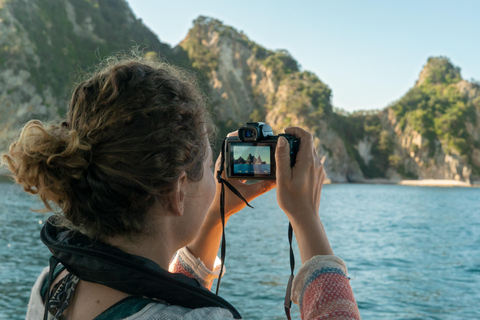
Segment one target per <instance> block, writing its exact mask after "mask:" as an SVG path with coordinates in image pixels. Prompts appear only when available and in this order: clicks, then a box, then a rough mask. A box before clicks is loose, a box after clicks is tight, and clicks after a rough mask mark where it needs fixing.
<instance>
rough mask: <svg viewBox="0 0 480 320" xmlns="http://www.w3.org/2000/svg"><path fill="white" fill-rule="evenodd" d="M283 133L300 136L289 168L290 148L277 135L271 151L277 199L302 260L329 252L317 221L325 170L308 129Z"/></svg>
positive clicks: (318, 219) (293, 128)
mask: <svg viewBox="0 0 480 320" xmlns="http://www.w3.org/2000/svg"><path fill="white" fill-rule="evenodd" d="M285 132H286V133H288V134H291V135H293V136H295V137H297V138H299V139H300V147H299V150H298V153H297V158H296V161H295V165H294V166H293V167H290V147H289V145H288V142H287V140H286V139H285V138H283V137H280V138H279V140H278V143H277V149H276V151H275V160H276V162H277V167H276V170H277V174H276V175H277V201H278V204H279V206H280V208H281V209H282V210H283V211H284V212H285V213H286V215H287V217H288V219H289V220H290V222H291V224H292V227H293V230H294V231H295V235H296V238H297V242H298V245H299V249H300V255H301V256H302V262H305V261H307V260H309V259H310V258H311V257H313V256H314V255H330V254H333V251H332V249H331V247H330V244H329V242H328V239H327V236H326V234H325V230H324V229H323V225H322V223H321V221H320V217H319V209H320V194H321V191H322V185H323V181H324V180H325V171H324V170H323V165H322V162H321V161H320V158H319V157H318V155H317V152H316V150H315V147H314V146H313V136H312V134H310V133H309V132H307V131H305V130H303V129H301V128H298V127H291V128H287V129H285Z"/></svg>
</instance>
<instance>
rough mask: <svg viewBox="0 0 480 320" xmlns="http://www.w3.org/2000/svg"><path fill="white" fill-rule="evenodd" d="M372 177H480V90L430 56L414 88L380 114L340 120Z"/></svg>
mask: <svg viewBox="0 0 480 320" xmlns="http://www.w3.org/2000/svg"><path fill="white" fill-rule="evenodd" d="M341 121H343V123H344V126H343V129H344V130H345V131H346V132H347V133H348V139H347V140H348V142H349V143H350V144H351V145H353V146H354V148H355V151H356V152H358V155H357V157H356V159H357V160H358V161H359V164H360V166H361V168H362V171H363V172H364V174H365V176H366V177H367V178H378V177H381V178H388V179H392V180H400V179H405V178H407V179H450V180H457V181H463V182H467V183H472V182H474V181H477V183H478V179H479V176H480V166H479V165H480V86H479V84H477V83H471V82H468V81H465V80H463V79H462V78H461V75H460V69H459V68H458V67H455V66H453V65H452V64H451V63H450V61H449V60H448V59H447V58H444V57H437V58H430V59H429V60H428V62H427V64H426V65H425V67H424V68H423V70H422V71H421V72H420V76H419V79H418V80H417V82H416V84H415V86H414V87H413V88H412V89H410V90H409V91H408V92H407V93H406V94H405V96H403V97H402V98H400V99H399V100H398V101H396V102H394V103H393V104H392V105H391V106H389V107H387V108H385V109H384V110H382V111H380V112H378V113H371V114H368V115H367V114H360V115H359V114H353V115H351V116H350V117H344V118H343V119H341Z"/></svg>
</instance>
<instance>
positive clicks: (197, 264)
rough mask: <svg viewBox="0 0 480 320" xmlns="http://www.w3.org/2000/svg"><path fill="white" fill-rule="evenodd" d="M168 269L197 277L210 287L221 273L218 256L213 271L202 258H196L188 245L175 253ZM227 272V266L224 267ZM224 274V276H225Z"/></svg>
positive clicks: (203, 284)
mask: <svg viewBox="0 0 480 320" xmlns="http://www.w3.org/2000/svg"><path fill="white" fill-rule="evenodd" d="M168 271H170V272H172V273H182V274H184V275H186V276H189V277H190V278H194V279H196V280H197V281H198V282H200V284H201V285H202V286H204V287H205V288H207V289H209V290H210V288H211V287H212V283H213V280H215V279H216V278H218V276H219V274H220V259H219V258H218V257H217V259H216V260H215V265H214V267H213V271H211V270H210V269H208V268H207V267H205V264H203V262H202V260H200V259H197V258H195V257H194V256H193V255H192V254H191V253H190V251H188V249H187V248H186V247H184V248H182V249H180V250H178V251H177V253H175V255H174V256H173V258H172V261H170V266H169V267H168ZM223 274H225V267H223ZM223 274H222V276H223Z"/></svg>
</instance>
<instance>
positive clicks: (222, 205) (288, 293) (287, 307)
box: [216, 138, 295, 320]
mask: <svg viewBox="0 0 480 320" xmlns="http://www.w3.org/2000/svg"><path fill="white" fill-rule="evenodd" d="M226 140H227V139H226V138H225V139H224V140H223V143H222V149H221V152H220V154H221V162H220V170H218V171H217V181H218V183H221V184H222V189H221V193H220V217H221V220H222V244H221V248H220V260H221V266H220V275H219V277H218V281H217V290H216V294H217V295H218V291H219V289H220V280H221V278H222V273H223V268H224V265H225V253H226V240H225V185H226V186H227V187H228V189H230V191H232V192H233V193H234V194H235V195H236V196H237V197H239V198H240V199H242V200H243V201H244V202H245V203H246V204H247V206H249V207H250V208H252V209H253V207H252V206H251V205H250V204H249V203H248V201H247V200H245V198H244V197H243V196H242V195H241V194H240V192H238V190H237V189H235V187H234V186H232V185H231V184H230V183H229V182H228V181H227V180H225V179H223V177H222V173H223V170H224V169H225V142H226ZM292 240H293V228H292V224H291V223H288V242H289V244H290V272H291V274H290V277H289V279H288V284H287V291H286V293H285V303H284V306H285V314H286V315H287V319H288V320H291V317H290V308H291V307H292V300H291V292H292V284H293V278H294V275H293V272H294V270H295V255H294V253H293V248H292Z"/></svg>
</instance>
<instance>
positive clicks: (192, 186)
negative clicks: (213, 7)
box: [4, 58, 359, 320]
mask: <svg viewBox="0 0 480 320" xmlns="http://www.w3.org/2000/svg"><path fill="white" fill-rule="evenodd" d="M212 131H213V125H212V121H211V118H210V116H209V114H208V112H207V111H206V108H205V101H204V98H203V97H202V95H201V94H200V93H199V91H198V89H197V87H196V85H195V83H194V81H192V80H191V79H190V78H189V77H187V76H186V75H185V74H183V73H182V72H180V71H179V70H177V69H175V68H173V67H171V66H168V65H165V64H157V63H153V62H151V61H143V60H141V59H137V58H135V59H131V60H125V61H121V62H115V63H110V65H108V66H106V67H104V68H103V69H102V70H101V71H99V72H97V73H96V74H94V75H93V76H92V77H90V78H89V79H87V80H86V81H84V82H82V83H80V84H79V85H78V86H77V87H76V89H75V91H74V93H73V95H72V99H71V102H70V105H69V110H68V114H67V117H66V121H64V122H62V123H61V124H59V125H55V124H54V125H47V124H44V123H42V122H40V121H36V120H35V121H30V122H29V123H27V124H26V125H25V127H24V128H23V130H22V133H21V135H20V137H19V139H18V141H15V142H14V143H13V144H12V145H11V147H10V150H9V154H7V155H5V156H4V160H5V162H6V163H7V164H8V166H9V168H10V170H11V171H12V173H13V175H14V177H15V179H16V181H17V182H18V183H19V184H21V185H22V186H23V187H24V189H25V191H27V192H29V193H33V194H38V195H39V197H40V199H41V200H42V201H43V202H44V204H45V207H46V209H47V210H52V211H54V212H56V213H57V216H58V217H61V218H57V219H56V220H54V221H53V222H52V223H51V224H50V228H53V229H52V230H55V232H57V231H58V232H57V233H55V236H58V235H60V234H64V233H62V232H63V231H62V230H67V231H68V234H71V235H72V237H73V238H75V237H77V238H78V237H84V238H82V239H83V240H81V241H89V242H88V243H89V244H88V245H89V246H91V247H92V248H93V247H95V246H99V247H102V246H103V247H102V248H107V249H105V250H106V251H105V252H107V253H106V254H108V252H116V254H118V255H119V256H123V255H125V257H126V260H128V259H130V257H131V259H136V257H140V258H139V259H144V260H141V261H147V262H145V263H146V264H149V263H151V261H153V262H154V264H153V267H152V268H153V269H155V268H158V269H159V270H157V271H158V272H160V273H161V271H162V269H165V270H169V271H171V272H174V273H175V272H176V273H183V274H186V275H188V276H189V277H190V278H194V279H196V280H197V281H198V283H200V284H201V285H202V286H203V287H205V288H210V286H211V284H212V282H213V280H214V279H215V278H217V277H218V276H219V266H218V258H217V257H216V255H217V251H218V248H219V244H220V239H221V234H222V226H221V221H220V214H219V212H220V208H219V198H220V187H219V184H218V183H216V181H215V179H214V176H213V174H212V170H211V164H212V151H211V147H210V143H209V138H210V137H211V134H212ZM285 132H287V133H289V134H292V135H294V136H296V137H297V138H300V139H301V143H300V149H299V152H298V154H297V160H296V164H295V166H294V167H293V168H291V167H290V156H289V146H288V144H287V143H286V140H285V139H284V138H280V140H279V142H278V146H277V150H276V162H277V180H276V184H275V182H269V181H263V182H260V183H257V184H253V185H246V184H243V183H242V182H240V181H230V182H231V184H232V185H233V186H234V187H235V188H236V189H237V190H238V191H239V192H240V193H241V194H242V195H243V196H244V197H245V198H246V200H247V201H250V200H252V199H253V198H255V197H257V196H259V195H261V194H263V193H265V192H267V191H268V190H271V189H272V188H274V187H275V186H276V188H277V189H276V191H277V199H278V204H279V206H280V208H281V209H282V210H283V211H284V212H285V213H286V215H287V216H288V219H289V220H290V222H291V224H292V226H293V229H294V232H295V235H296V238H297V243H298V246H299V249H300V255H301V260H302V264H303V266H302V268H301V269H300V270H299V272H298V274H297V276H296V277H295V281H294V283H293V290H292V301H294V302H295V303H298V304H299V305H300V310H301V314H302V319H320V318H321V319H327V318H329V319H334V318H339V317H341V318H342V319H359V313H358V309H357V305H356V303H355V299H354V297H353V293H352V291H351V288H350V285H349V283H348V278H347V277H346V272H347V270H346V266H345V264H344V263H343V261H342V260H341V259H340V258H337V257H335V256H334V255H333V252H332V249H331V247H330V244H329V242H328V239H327V237H326V234H325V231H324V229H323V226H322V223H321V221H320V218H319V216H318V212H319V206H320V192H321V188H322V183H323V180H324V176H325V174H324V171H323V168H322V164H321V162H320V160H319V158H318V156H317V155H316V152H315V149H314V147H313V139H312V135H311V134H309V133H308V132H306V131H304V130H302V129H301V128H288V129H286V130H285ZM219 166H220V161H219V160H217V162H216V165H215V167H216V168H215V171H217V170H218V168H219ZM225 201H226V202H225V211H226V219H227V220H228V217H230V216H231V215H233V214H234V213H236V212H238V211H239V210H241V209H242V208H243V207H244V206H245V204H244V202H243V201H242V200H240V199H239V198H238V197H237V196H235V195H233V194H232V193H231V192H230V191H227V192H226V199H225ZM75 239H76V238H75ZM85 239H87V240H85ZM57 241H58V243H60V242H61V241H64V240H62V239H61V237H60V236H58V239H57V238H55V239H54V241H53V243H57ZM81 241H80V242H81ZM64 242H65V243H66V242H68V241H64ZM82 243H83V242H82ZM78 248H80V246H78ZM108 248H110V249H108ZM50 249H52V248H50ZM117 249H120V250H121V251H112V250H117ZM99 250H100V249H99ZM109 250H110V251H109ZM52 252H53V251H52ZM114 256H115V255H114ZM172 257H173V258H172ZM147 259H148V260H147ZM80 260H81V259H80ZM84 260H85V259H84ZM87 260H88V259H87ZM149 260H151V261H149ZM148 261H149V262H148ZM142 263H143V262H142ZM66 264H67V266H68V263H66ZM53 269H54V265H52V270H51V272H49V270H48V268H47V269H45V270H44V272H43V273H42V274H41V275H40V277H39V278H38V280H37V283H36V284H35V286H34V288H33V289H32V295H31V300H30V303H29V308H28V314H27V319H38V318H41V317H42V315H43V314H44V310H45V309H46V310H47V312H48V315H47V313H45V314H46V315H47V316H48V318H49V319H57V318H60V317H63V319H74V320H76V319H94V318H95V319H112V318H115V319H117V318H118V319H120V318H122V319H123V318H129V319H177V318H185V319H201V318H202V319H232V318H233V317H235V316H238V315H235V313H234V312H230V311H229V310H227V309H225V308H222V307H220V306H210V305H208V304H207V305H206V306H208V307H205V308H201V307H194V308H190V307H185V306H182V305H175V304H176V303H173V305H172V303H171V302H170V303H168V302H169V296H165V299H162V300H166V302H167V303H165V301H159V300H158V297H156V296H154V297H151V296H149V295H148V294H132V293H131V292H132V291H130V290H129V289H128V288H127V289H126V290H123V289H122V290H118V287H116V286H115V285H112V286H107V285H104V284H100V283H103V282H102V281H101V279H100V280H99V281H85V279H90V278H88V277H86V276H85V275H82V274H74V273H73V271H72V270H75V269H74V268H73V267H72V266H69V270H70V271H72V272H70V271H67V270H66V269H62V268H60V269H56V270H55V272H54V270H53ZM133 269H135V267H133ZM86 272H87V273H88V270H87V271H86ZM129 272H130V271H129ZM132 272H133V273H132V274H133V276H135V274H134V272H136V271H132ZM47 274H50V275H51V278H52V279H51V281H49V279H48V278H49V277H48V276H47ZM165 277H167V278H168V277H169V275H168V274H167V275H166V276H165ZM190 278H188V280H190ZM81 279H83V280H81ZM127 280H128V279H127ZM175 281H176V280H175ZM175 281H174V282H173V283H175ZM182 281H184V280H182ZM185 281H187V280H185ZM117 282H118V281H117ZM187 282H188V281H187ZM145 286H148V283H145ZM130 287H132V285H131V284H130ZM133 287H136V286H135V285H133ZM116 288H117V289H116ZM188 288H190V287H189V285H187V290H188ZM195 290H196V289H195ZM195 290H193V289H192V292H194V294H197V293H198V292H197V291H195ZM202 290H203V289H202ZM204 291H205V292H206V290H203V291H200V295H202V292H204ZM133 292H134V291H133ZM209 294H210V293H209ZM172 295H173V294H172ZM143 296H146V297H143ZM205 296H208V294H207V293H205ZM154 298H157V299H154ZM187 300H196V299H193V298H192V299H187ZM200 300H202V299H200ZM213 300H215V299H213ZM219 303H221V301H220V302H219ZM227 308H228V307H227Z"/></svg>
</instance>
